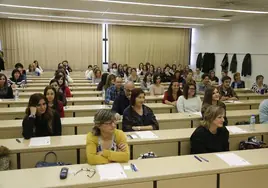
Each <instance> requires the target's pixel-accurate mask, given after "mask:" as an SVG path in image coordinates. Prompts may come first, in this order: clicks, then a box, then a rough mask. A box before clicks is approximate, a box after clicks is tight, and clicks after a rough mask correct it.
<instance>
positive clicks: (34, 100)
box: [25, 93, 54, 132]
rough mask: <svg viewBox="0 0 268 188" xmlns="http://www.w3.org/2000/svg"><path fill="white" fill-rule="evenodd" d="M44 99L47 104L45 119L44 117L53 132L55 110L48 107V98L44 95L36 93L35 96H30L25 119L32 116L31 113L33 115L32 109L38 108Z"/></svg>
mask: <svg viewBox="0 0 268 188" xmlns="http://www.w3.org/2000/svg"><path fill="white" fill-rule="evenodd" d="M42 99H43V100H44V101H45V102H46V105H47V108H46V111H45V113H44V115H43V117H44V119H45V120H47V121H48V128H49V130H50V131H51V132H52V130H53V129H52V121H53V118H54V115H53V109H51V108H49V107H48V101H47V98H46V97H45V96H44V95H43V94H41V93H35V94H32V95H31V96H30V99H29V102H28V106H27V108H26V110H25V114H26V116H25V117H28V116H29V115H30V113H31V110H30V107H36V106H37V105H38V104H39V101H40V100H42Z"/></svg>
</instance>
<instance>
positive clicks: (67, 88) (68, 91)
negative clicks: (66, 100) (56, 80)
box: [64, 86, 72, 97]
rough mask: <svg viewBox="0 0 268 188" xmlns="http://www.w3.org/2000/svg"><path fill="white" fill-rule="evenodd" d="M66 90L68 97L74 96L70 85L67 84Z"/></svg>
mask: <svg viewBox="0 0 268 188" xmlns="http://www.w3.org/2000/svg"><path fill="white" fill-rule="evenodd" d="M64 92H65V96H66V97H72V93H71V90H70V88H69V87H68V86H65V90H64Z"/></svg>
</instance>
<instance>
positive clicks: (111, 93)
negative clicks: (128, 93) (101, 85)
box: [105, 76, 124, 104]
mask: <svg viewBox="0 0 268 188" xmlns="http://www.w3.org/2000/svg"><path fill="white" fill-rule="evenodd" d="M122 83H123V80H122V78H121V77H119V76H118V77H116V79H115V83H114V85H112V86H111V87H109V88H108V89H107V91H106V94H105V103H106V104H113V103H114V100H115V99H116V97H117V96H119V95H120V93H122V92H124V88H123V86H122Z"/></svg>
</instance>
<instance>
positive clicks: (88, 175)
mask: <svg viewBox="0 0 268 188" xmlns="http://www.w3.org/2000/svg"><path fill="white" fill-rule="evenodd" d="M82 171H85V172H89V174H87V177H89V178H92V177H93V176H94V175H95V173H96V170H95V169H91V168H81V169H80V170H78V171H77V172H75V173H74V175H77V174H78V173H80V172H82Z"/></svg>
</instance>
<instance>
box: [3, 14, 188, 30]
mask: <svg viewBox="0 0 268 188" xmlns="http://www.w3.org/2000/svg"><path fill="white" fill-rule="evenodd" d="M7 18H8V19H16V20H32V21H45V22H67V23H88V24H100V23H99V22H86V21H77V20H58V19H45V18H26V17H24V18H22V17H16V16H14V17H13V16H11V17H7ZM107 24H113V25H129V26H146V27H168V28H192V27H189V26H169V25H152V24H133V23H124V24H120V23H107Z"/></svg>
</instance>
